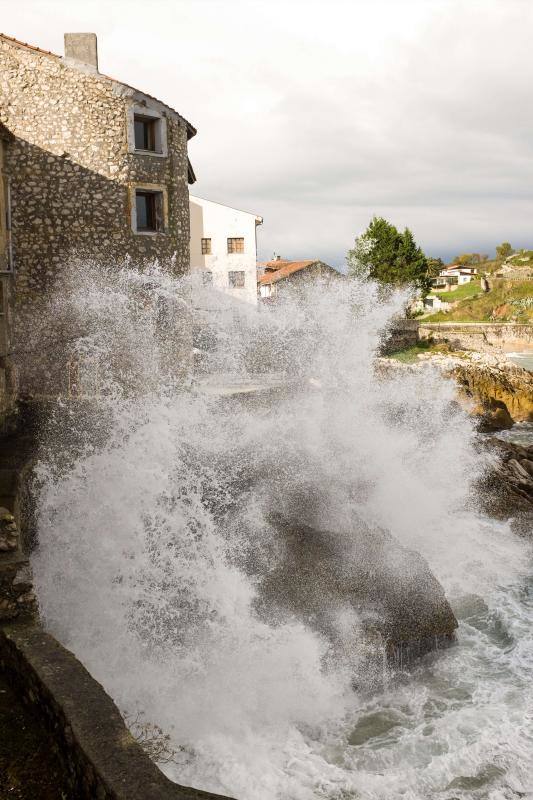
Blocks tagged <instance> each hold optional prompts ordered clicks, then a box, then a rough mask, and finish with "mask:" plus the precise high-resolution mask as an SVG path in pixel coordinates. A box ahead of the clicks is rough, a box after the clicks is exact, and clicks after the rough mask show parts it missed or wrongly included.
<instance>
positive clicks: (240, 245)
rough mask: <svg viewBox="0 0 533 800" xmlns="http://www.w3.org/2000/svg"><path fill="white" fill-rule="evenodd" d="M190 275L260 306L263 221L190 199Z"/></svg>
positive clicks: (221, 206) (193, 198) (245, 212)
mask: <svg viewBox="0 0 533 800" xmlns="http://www.w3.org/2000/svg"><path fill="white" fill-rule="evenodd" d="M189 203H190V220H191V222H190V226H191V227H190V232H191V239H190V249H191V271H193V272H194V273H197V274H199V275H201V280H202V281H203V283H204V284H212V286H213V288H214V289H216V290H218V291H221V292H224V293H225V294H228V295H230V296H231V297H233V298H234V299H235V300H240V301H241V302H245V303H248V304H252V305H257V227H258V225H261V224H262V222H263V218H262V217H260V216H258V215H257V214H253V213H250V212H247V211H239V210H238V209H236V208H231V207H230V206H225V205H222V203H215V202H213V201H212V200H204V199H203V198H201V197H194V196H192V195H191V196H190V198H189Z"/></svg>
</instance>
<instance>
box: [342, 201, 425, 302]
mask: <svg viewBox="0 0 533 800" xmlns="http://www.w3.org/2000/svg"><path fill="white" fill-rule="evenodd" d="M346 261H347V263H348V273H349V274H351V275H358V276H360V277H361V276H362V277H368V278H371V279H373V280H376V281H379V282H380V283H383V284H385V285H389V286H405V285H407V284H414V285H415V286H416V287H417V288H419V289H421V290H422V291H424V292H426V293H427V291H428V290H429V286H430V285H431V278H430V276H429V274H428V262H427V258H426V256H425V255H424V253H423V252H422V250H421V248H420V247H419V246H418V245H417V244H416V242H415V239H414V237H413V234H412V233H411V231H410V230H409V228H406V229H405V230H404V232H403V233H400V232H399V231H398V229H397V228H396V227H395V226H394V225H392V224H391V223H390V222H387V220H386V219H383V217H374V218H373V219H372V221H371V222H370V225H369V226H368V228H367V229H366V231H365V232H364V233H363V234H362V235H361V236H358V237H357V239H356V240H355V244H354V247H353V248H352V250H349V251H348V255H347V257H346Z"/></svg>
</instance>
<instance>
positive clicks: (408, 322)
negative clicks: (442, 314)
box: [381, 319, 419, 355]
mask: <svg viewBox="0 0 533 800" xmlns="http://www.w3.org/2000/svg"><path fill="white" fill-rule="evenodd" d="M418 326H419V323H418V322H417V320H415V319H397V320H394V322H393V323H392V325H391V326H390V327H389V329H388V330H387V331H386V334H385V336H384V338H383V344H382V347H381V354H382V355H387V354H388V353H394V352H396V351H397V350H404V349H405V348H407V347H413V346H414V345H415V344H416V343H417V341H418Z"/></svg>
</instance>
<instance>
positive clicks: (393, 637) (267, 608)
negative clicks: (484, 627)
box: [257, 516, 457, 661]
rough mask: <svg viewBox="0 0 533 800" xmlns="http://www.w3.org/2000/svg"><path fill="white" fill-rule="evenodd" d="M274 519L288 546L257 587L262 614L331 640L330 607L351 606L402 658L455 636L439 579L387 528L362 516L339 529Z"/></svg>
mask: <svg viewBox="0 0 533 800" xmlns="http://www.w3.org/2000/svg"><path fill="white" fill-rule="evenodd" d="M272 522H273V524H274V525H275V526H276V527H277V528H278V530H279V531H280V533H281V536H282V540H283V542H284V550H285V552H284V557H283V558H282V560H281V563H280V564H279V566H277V567H276V568H275V569H273V570H272V571H271V572H270V573H269V574H268V575H267V576H266V578H264V580H263V581H262V583H261V585H260V592H259V599H258V601H257V606H258V609H259V611H260V613H261V614H262V615H263V616H266V617H272V616H273V615H274V616H275V615H276V614H278V615H280V614H281V615H286V616H289V617H290V616H294V617H297V618H299V619H301V620H303V621H304V622H305V623H306V624H308V625H310V626H311V627H314V628H315V629H317V630H319V631H320V632H321V633H323V634H325V635H326V636H328V637H329V638H330V639H331V640H332V641H333V642H335V640H336V638H337V633H336V629H335V612H336V611H342V609H345V608H347V607H348V608H352V609H354V610H355V611H356V612H357V614H358V617H359V618H360V620H361V622H362V625H363V628H364V630H365V632H366V634H367V635H368V637H369V638H370V639H374V640H375V639H376V636H377V637H378V638H379V639H380V640H381V642H382V643H383V644H384V645H385V649H386V652H387V654H388V656H389V657H390V658H397V659H398V660H399V661H405V660H409V659H410V658H411V657H413V656H418V655H421V654H423V653H425V652H428V651H429V650H433V649H435V648H436V647H437V646H438V645H439V643H442V644H445V643H449V642H450V641H452V640H453V639H454V631H455V629H456V628H457V621H456V619H455V616H454V614H453V612H452V609H451V607H450V605H449V603H448V601H447V599H446V597H445V594H444V591H443V589H442V587H441V585H440V584H439V583H438V581H437V580H436V578H435V577H434V575H433V574H432V572H431V571H430V569H429V567H428V565H427V563H426V561H425V560H424V559H423V558H422V556H420V555H419V554H418V553H416V552H413V551H412V550H408V549H407V548H404V547H402V546H401V545H400V544H399V543H398V542H397V541H396V540H395V539H394V538H393V537H392V536H391V535H390V534H388V533H386V532H385V531H383V530H381V529H379V528H370V527H368V526H367V525H365V524H364V523H363V522H362V521H361V520H358V521H357V522H355V523H354V525H353V528H352V529H351V530H350V531H343V532H342V533H333V532H331V531H325V530H317V529H316V528H312V527H309V526H306V525H302V524H300V523H298V522H294V521H293V522H291V521H288V520H286V519H284V518H281V517H279V516H277V517H275V518H274V519H273V520H272Z"/></svg>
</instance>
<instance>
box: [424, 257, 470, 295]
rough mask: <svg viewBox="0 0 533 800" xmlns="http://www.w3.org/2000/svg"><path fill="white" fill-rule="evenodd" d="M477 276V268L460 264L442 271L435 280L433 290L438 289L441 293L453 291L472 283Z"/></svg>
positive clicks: (432, 283)
mask: <svg viewBox="0 0 533 800" xmlns="http://www.w3.org/2000/svg"><path fill="white" fill-rule="evenodd" d="M477 274H478V271H477V269H476V268H475V267H463V266H462V265H460V264H459V265H457V266H450V267H446V269H443V270H441V271H440V272H439V274H438V276H437V277H436V278H434V279H433V281H432V282H431V285H432V287H433V289H438V290H439V291H441V292H447V291H453V290H454V289H455V288H456V287H457V286H462V284H463V283H470V281H472V280H474V278H475V277H476V275H477Z"/></svg>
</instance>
